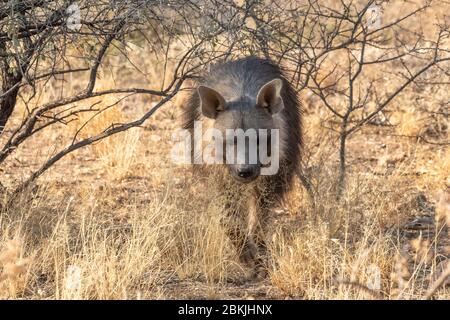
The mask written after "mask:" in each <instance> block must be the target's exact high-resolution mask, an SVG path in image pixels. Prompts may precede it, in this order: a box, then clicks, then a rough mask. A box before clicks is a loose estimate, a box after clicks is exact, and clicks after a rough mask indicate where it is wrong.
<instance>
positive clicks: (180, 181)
mask: <svg viewBox="0 0 450 320" xmlns="http://www.w3.org/2000/svg"><path fill="white" fill-rule="evenodd" d="M142 50H144V49H142ZM178 52H179V49H177V48H176V47H175V49H174V52H172V54H173V56H176V54H177V53H178ZM132 53H133V52H132ZM131 59H132V61H133V63H136V64H139V65H140V66H141V67H142V68H143V70H146V73H145V75H136V74H134V73H132V72H130V71H129V70H128V69H127V68H126V67H124V66H126V65H127V61H122V60H121V59H120V58H119V57H118V56H115V55H114V54H112V56H111V57H110V60H111V66H114V67H111V68H110V69H108V70H104V76H103V77H102V79H101V80H99V86H100V87H101V86H102V84H106V83H108V82H111V81H118V82H120V81H129V82H136V83H141V84H142V83H161V81H160V78H161V75H162V74H166V75H167V74H168V73H170V72H167V71H166V72H164V71H163V70H162V69H161V68H162V67H161V64H158V63H157V62H156V61H154V60H152V59H150V58H148V59H144V58H143V55H142V52H141V51H139V50H138V49H136V52H135V54H134V55H132V56H131ZM169 68H170V67H169ZM169 71H170V70H169ZM378 72H383V70H378ZM374 76H375V75H374ZM76 80H77V79H72V81H71V83H72V86H80V84H79V83H77V81H76ZM393 84H394V83H393V82H386V83H385V84H384V85H386V86H387V87H389V86H392V85H393ZM49 87H52V84H51V83H50V84H49ZM71 88H72V87H70V86H69V87H68V88H67V90H71ZM427 90H433V91H421V92H416V91H415V89H414V88H412V89H410V90H408V91H406V92H405V94H403V95H402V96H401V97H400V98H399V99H397V100H396V101H395V105H393V106H392V109H391V110H390V112H389V115H390V119H391V121H392V124H393V125H394V126H393V127H370V126H369V127H367V128H366V129H364V130H363V131H361V132H359V133H357V134H356V135H355V136H354V137H352V139H351V140H350V142H349V162H348V163H349V173H348V180H347V192H346V193H345V195H344V197H343V199H342V201H339V202H338V201H336V198H335V193H334V188H333V181H336V174H337V173H336V171H337V152H336V136H335V135H334V133H333V132H332V131H330V130H327V129H325V127H327V126H328V124H327V123H326V121H327V120H326V119H327V116H326V112H325V111H324V109H323V108H321V107H320V105H319V102H318V100H317V98H314V97H311V96H308V95H306V94H305V95H304V96H302V100H303V101H305V102H306V112H305V128H304V131H305V141H306V142H307V148H306V152H307V154H306V156H305V161H306V164H305V168H307V170H308V172H309V173H310V175H311V178H312V181H313V184H314V186H315V187H316V188H317V193H318V197H317V199H316V200H315V203H314V205H313V203H312V202H311V200H310V199H309V198H308V195H307V193H306V192H305V191H304V190H303V189H302V187H301V186H300V184H299V183H297V186H296V188H294V191H293V192H292V194H290V195H289V197H287V199H286V200H285V202H284V203H283V205H282V206H281V207H280V208H278V209H277V210H275V212H274V213H273V223H272V226H273V227H272V229H271V231H270V233H269V234H268V235H267V237H268V240H269V249H270V250H269V252H270V263H269V278H268V279H267V280H266V281H264V282H261V283H257V284H246V283H244V284H241V283H239V280H240V279H243V277H244V276H245V274H246V270H245V269H243V267H242V266H241V265H240V264H239V263H238V261H237V257H236V252H235V250H234V249H233V247H232V246H231V245H230V243H229V240H228V239H227V237H226V236H225V234H224V230H223V228H222V225H221V223H220V221H221V218H222V217H223V211H224V210H223V199H222V197H223V195H222V194H220V193H216V192H215V191H213V190H212V189H211V188H210V186H209V183H210V182H208V181H203V180H202V181H197V180H194V178H193V177H192V175H191V174H190V171H189V170H188V168H184V167H181V166H176V165H174V164H172V162H171V161H170V152H169V151H170V148H171V140H170V136H171V133H172V130H173V129H175V128H177V126H178V123H177V120H176V119H177V112H178V111H180V110H179V109H180V108H179V107H176V106H174V105H168V106H166V107H165V108H164V109H162V110H160V112H158V113H157V114H156V115H155V116H154V117H153V118H152V119H151V120H150V121H149V122H148V123H147V124H146V126H145V127H144V128H138V129H133V130H131V131H128V132H126V133H123V134H119V135H117V136H114V137H111V138H108V139H106V140H104V141H102V142H100V143H98V144H95V145H93V146H90V147H88V148H86V149H84V150H81V151H79V152H77V153H74V154H72V155H71V156H69V157H67V158H65V159H64V160H63V161H61V162H59V163H58V164H56V165H55V166H54V168H52V170H50V171H49V172H48V173H46V174H45V175H44V176H43V177H42V178H41V180H39V185H38V186H37V187H35V188H33V189H32V190H27V192H25V193H24V194H22V195H21V198H20V200H18V201H17V202H16V203H15V204H14V205H10V206H4V205H3V206H0V207H1V213H0V298H4V299H12V298H26V299H74V298H78V299H150V298H151V299H155V298H182V297H188V298H196V297H197V298H198V297H209V298H230V297H238V298H247V297H260V298H281V299H283V298H289V297H290V298H302V299H303V298H304V299H371V298H377V299H378V298H382V299H420V298H423V297H424V296H425V294H426V292H427V290H428V289H429V287H430V286H431V284H432V283H433V282H434V281H435V280H436V279H437V278H438V277H439V275H440V273H441V272H443V270H445V268H446V265H448V256H449V254H450V242H449V238H448V226H446V224H447V225H450V221H449V220H450V207H449V206H450V199H449V198H448V194H449V193H450V180H449V179H450V178H449V177H450V150H449V148H448V146H439V145H431V144H428V143H426V142H424V141H423V140H421V139H411V138H410V136H415V135H423V136H425V137H427V136H431V137H436V136H439V137H441V138H442V137H444V140H445V139H446V140H447V141H448V138H449V132H450V130H449V127H450V122H449V119H448V117H447V118H444V117H440V118H436V117H431V116H430V114H429V113H426V112H424V111H423V108H419V106H420V105H419V106H411V101H412V100H413V99H412V98H411V97H412V96H413V95H414V96H416V95H419V96H421V97H425V98H426V99H425V100H422V102H421V104H422V106H423V105H426V106H427V107H428V108H427V110H430V109H432V110H435V108H438V107H439V106H440V105H441V104H442V102H443V101H444V100H445V99H447V101H446V102H447V108H448V92H447V91H448V90H447V89H446V88H439V87H436V88H433V89H427ZM57 92H58V90H57V88H56V89H55V88H54V90H43V91H42V92H41V95H40V96H39V97H38V99H39V101H40V102H42V101H47V100H51V99H52V97H53V96H55V95H56V96H57ZM429 97H433V100H430V99H429ZM415 101H421V100H415ZM153 102H154V101H151V100H150V99H148V98H136V97H133V98H132V99H131V100H124V101H120V102H118V101H117V100H115V99H112V100H106V99H104V100H102V101H101V103H102V104H103V106H108V105H114V107H112V108H110V109H109V110H108V111H107V112H105V113H103V114H101V115H100V116H98V117H96V118H95V119H93V120H92V121H90V122H89V123H88V124H87V125H86V126H84V127H83V129H82V130H81V132H80V135H81V136H89V135H91V134H93V133H97V132H99V130H101V129H103V128H105V127H107V126H109V125H111V124H113V123H118V122H121V121H123V120H126V119H131V118H134V116H135V115H136V114H138V113H139V112H140V111H142V110H143V109H145V108H148V106H149V105H150V104H151V103H153ZM36 103H37V101H36ZM86 117H87V118H81V119H78V121H76V122H73V123H71V124H70V126H69V127H70V131H71V133H73V132H75V131H76V130H78V129H79V128H80V126H81V125H82V124H83V123H84V122H85V121H86V120H87V119H88V116H86ZM19 119H20V110H19V111H18V112H17V114H15V115H14V119H13V120H14V121H18V120H19ZM64 130H65V128H63V127H62V128H61V130H60V131H55V132H50V131H45V130H44V131H43V132H42V133H41V135H37V136H36V137H34V138H33V141H32V142H30V147H28V148H22V149H20V150H17V153H16V154H15V155H14V157H13V158H12V159H11V160H10V162H9V163H8V167H7V170H8V171H7V174H5V177H6V179H9V182H10V183H9V184H8V180H5V182H4V183H5V185H6V186H7V187H10V186H13V182H14V181H15V180H16V179H22V178H23V177H24V176H26V174H27V173H29V172H30V170H32V169H33V168H36V165H37V164H38V163H39V162H40V161H42V160H43V159H45V158H46V157H47V156H48V154H50V153H52V152H54V150H55V146H60V145H61V144H63V143H65V142H67V141H68V139H70V135H69V136H67V135H66V134H65V133H66V132H67V130H66V131H64ZM433 135H434V136H433ZM29 155H31V156H32V157H30V156H29ZM38 160H39V161H38ZM2 182H3V181H2ZM6 200H7V199H6V198H5V199H2V201H3V203H6ZM418 218H420V219H425V220H424V221H426V222H422V224H421V225H418V224H417V223H415V220H417V219H418ZM427 219H428V220H427ZM434 297H435V298H438V299H449V298H450V292H449V289H448V286H447V287H442V288H441V289H439V290H437V292H436V293H435V294H434Z"/></svg>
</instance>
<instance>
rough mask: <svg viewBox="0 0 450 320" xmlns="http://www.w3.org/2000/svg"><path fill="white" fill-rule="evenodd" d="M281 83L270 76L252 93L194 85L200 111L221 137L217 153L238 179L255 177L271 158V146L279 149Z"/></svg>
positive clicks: (272, 149)
mask: <svg viewBox="0 0 450 320" xmlns="http://www.w3.org/2000/svg"><path fill="white" fill-rule="evenodd" d="M282 86H283V82H282V80H281V79H278V78H276V79H273V80H271V81H269V82H267V83H265V84H264V85H262V86H261V87H260V88H259V90H258V91H257V94H256V95H255V96H251V95H248V94H242V93H240V94H237V95H234V94H229V90H230V88H229V87H226V88H222V89H221V88H220V87H216V88H215V89H213V88H210V87H207V86H199V87H198V94H199V97H200V106H201V112H202V114H203V116H204V117H206V118H209V119H208V121H212V122H213V124H212V127H213V128H214V130H216V131H218V132H219V133H220V134H221V136H222V137H223V140H222V141H223V148H222V150H223V152H222V154H221V155H220V156H219V157H221V158H222V160H223V163H225V164H226V165H227V166H228V169H229V172H230V174H231V175H232V177H233V178H235V179H236V180H237V181H239V182H243V183H248V182H251V181H253V180H255V179H257V178H258V177H259V176H260V175H261V170H262V168H264V166H266V165H267V164H268V161H272V159H273V157H272V154H273V153H274V152H275V151H274V150H277V152H279V148H277V147H276V144H277V143H278V139H279V134H278V132H277V130H278V129H279V128H278V127H277V125H276V118H277V116H278V117H279V115H280V111H281V110H283V108H284V104H283V99H282V96H281V89H282ZM227 90H228V92H227ZM219 91H221V92H225V94H221V92H219ZM236 96H237V97H236ZM230 97H231V98H230ZM274 129H275V130H274ZM274 137H275V138H276V140H277V141H275V138H274ZM277 170H278V167H277Z"/></svg>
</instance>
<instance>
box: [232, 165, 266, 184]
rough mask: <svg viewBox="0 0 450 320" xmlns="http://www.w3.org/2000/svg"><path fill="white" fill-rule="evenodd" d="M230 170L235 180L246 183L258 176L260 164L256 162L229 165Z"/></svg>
mask: <svg viewBox="0 0 450 320" xmlns="http://www.w3.org/2000/svg"><path fill="white" fill-rule="evenodd" d="M230 171H231V174H232V176H233V177H234V178H235V179H236V180H238V181H239V182H244V183H248V182H251V181H253V180H255V179H256V178H258V177H259V175H260V174H261V166H260V165H258V164H239V165H234V166H231V167H230Z"/></svg>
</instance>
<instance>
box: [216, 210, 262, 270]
mask: <svg viewBox="0 0 450 320" xmlns="http://www.w3.org/2000/svg"><path fill="white" fill-rule="evenodd" d="M226 211H227V218H226V221H224V226H225V232H226V234H227V236H228V238H229V239H230V240H231V242H232V243H233V245H234V247H235V248H236V250H237V252H238V255H239V260H240V262H241V263H243V264H245V265H247V266H248V267H251V268H252V269H254V267H255V260H256V256H257V255H256V254H257V246H256V244H255V243H254V241H253V240H252V237H249V232H248V228H247V225H248V221H247V210H246V208H245V207H239V208H235V207H232V204H228V205H227V206H226Z"/></svg>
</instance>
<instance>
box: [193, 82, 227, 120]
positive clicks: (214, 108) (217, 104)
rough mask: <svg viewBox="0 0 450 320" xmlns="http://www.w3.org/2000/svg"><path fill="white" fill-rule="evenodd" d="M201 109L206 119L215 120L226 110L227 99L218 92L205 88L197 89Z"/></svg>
mask: <svg viewBox="0 0 450 320" xmlns="http://www.w3.org/2000/svg"><path fill="white" fill-rule="evenodd" d="M197 91H198V95H199V96H200V108H201V110H202V114H203V115H204V116H205V117H208V118H211V119H215V118H216V117H217V113H218V112H219V111H223V110H225V99H224V98H223V97H222V96H221V95H220V93H218V92H217V91H216V90H214V89H211V88H209V87H205V86H199V87H198V88H197Z"/></svg>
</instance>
